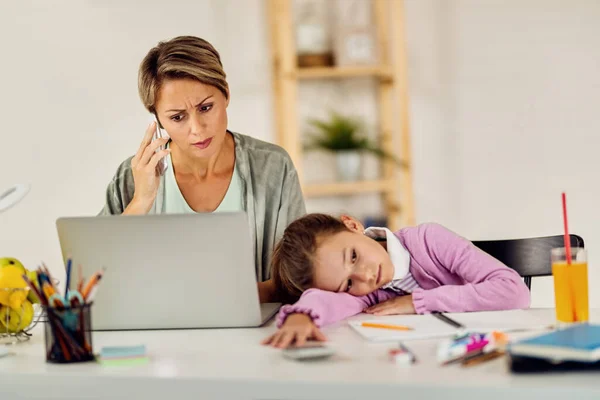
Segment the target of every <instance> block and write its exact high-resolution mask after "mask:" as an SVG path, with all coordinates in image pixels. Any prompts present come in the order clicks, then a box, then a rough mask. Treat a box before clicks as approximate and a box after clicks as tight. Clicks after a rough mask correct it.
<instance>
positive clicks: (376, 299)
mask: <svg viewBox="0 0 600 400" xmlns="http://www.w3.org/2000/svg"><path fill="white" fill-rule="evenodd" d="M272 269H273V272H272V274H273V280H274V282H275V285H276V286H277V288H279V290H282V291H284V292H286V293H287V295H288V299H289V300H291V299H298V298H299V300H298V301H297V302H296V303H295V304H291V305H290V304H288V305H285V306H283V307H282V308H281V310H280V312H279V315H278V317H277V327H278V328H280V329H279V330H278V331H277V332H276V333H275V334H273V335H271V336H270V337H268V338H267V339H266V340H264V341H263V344H268V345H271V346H274V347H279V348H283V347H287V346H288V345H290V344H292V343H296V344H297V345H298V346H301V345H303V344H304V343H305V341H306V340H307V339H316V340H325V336H323V334H322V333H321V332H320V331H319V329H318V328H320V327H322V326H325V325H327V324H331V323H333V322H336V321H339V320H341V319H344V318H347V317H350V316H352V315H355V314H359V313H361V312H366V313H370V314H374V315H390V314H415V313H416V314H426V313H431V312H434V311H439V312H467V311H491V310H508V309H516V308H528V307H529V302H530V295H529V290H528V289H527V286H526V285H525V283H524V282H523V280H522V279H521V278H520V276H519V275H518V274H517V273H516V272H515V271H514V270H512V269H510V268H508V267H507V266H505V265H504V264H502V263H501V262H500V261H498V260H496V259H495V258H493V257H492V256H490V255H488V254H487V253H485V252H483V251H481V250H479V249H478V248H477V247H475V246H474V245H473V244H472V243H471V242H470V241H468V240H466V239H464V238H462V237H460V236H458V235H456V234H455V233H453V232H451V231H449V230H448V229H446V228H444V227H442V226H440V225H438V224H422V225H419V226H416V227H409V228H404V229H401V230H400V231H398V232H396V233H395V234H394V233H392V232H391V231H390V230H388V229H387V228H369V229H367V230H365V229H364V227H363V225H362V224H361V223H360V222H359V221H357V220H356V219H354V218H351V217H348V216H342V217H341V219H337V218H334V217H331V216H328V215H324V214H308V215H306V216H304V217H302V218H300V219H297V220H296V221H294V222H292V223H291V224H290V225H289V226H288V227H287V229H286V230H285V232H284V235H283V238H282V239H281V240H280V242H279V243H278V244H277V246H276V248H275V253H274V255H273V263H272Z"/></svg>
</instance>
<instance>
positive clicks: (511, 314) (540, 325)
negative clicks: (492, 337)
mask: <svg viewBox="0 0 600 400" xmlns="http://www.w3.org/2000/svg"><path fill="white" fill-rule="evenodd" d="M445 315H447V316H448V317H450V318H452V319H453V320H455V321H456V322H460V323H461V324H463V325H465V326H466V327H467V329H468V330H472V331H476V332H491V331H502V332H507V333H510V332H517V331H535V330H544V329H547V328H548V326H549V325H551V324H553V323H554V321H553V320H546V319H544V318H541V317H536V316H535V315H532V314H531V313H528V312H527V311H526V310H508V311H482V312H471V313H452V314H450V313H447V314H445Z"/></svg>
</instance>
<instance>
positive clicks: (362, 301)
mask: <svg viewBox="0 0 600 400" xmlns="http://www.w3.org/2000/svg"><path fill="white" fill-rule="evenodd" d="M395 296H396V294H394V293H393V292H390V291H386V290H377V291H375V292H373V293H370V294H368V295H366V296H361V297H355V296H352V295H351V294H348V293H336V292H328V291H325V290H319V289H308V290H307V291H306V292H304V293H303V294H302V296H301V297H300V300H298V301H297V302H296V303H295V304H292V305H285V306H283V307H282V308H281V310H280V311H279V314H278V315H277V327H278V328H280V327H281V326H282V325H283V323H284V322H285V320H286V318H287V317H288V316H289V315H290V314H306V315H308V316H309V317H310V318H311V319H312V321H313V323H314V324H315V325H316V326H317V327H322V326H325V325H328V324H332V323H334V322H337V321H340V320H342V319H344V318H348V317H351V316H353V315H356V314H360V313H361V312H362V311H363V310H364V309H366V308H367V307H370V306H372V305H374V304H377V303H379V302H382V301H385V300H388V299H390V298H392V297H395Z"/></svg>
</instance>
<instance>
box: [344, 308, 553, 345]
mask: <svg viewBox="0 0 600 400" xmlns="http://www.w3.org/2000/svg"><path fill="white" fill-rule="evenodd" d="M445 315H446V316H448V317H450V318H452V319H453V320H455V321H457V322H459V323H461V324H462V325H464V326H465V327H466V328H464V329H460V328H456V327H454V326H452V325H450V324H448V323H447V322H444V321H441V320H440V319H438V318H436V317H435V316H433V315H431V314H426V315H391V316H384V317H374V316H372V315H368V314H361V315H359V316H356V317H354V318H352V319H351V320H349V321H348V324H349V325H350V326H351V327H352V328H353V329H354V330H355V331H356V332H358V333H359V334H360V335H361V336H363V337H364V338H365V339H367V340H369V341H372V342H386V341H398V340H401V341H403V340H417V339H431V338H439V337H450V336H453V335H455V334H458V333H460V332H463V331H465V330H468V331H475V332H491V331H494V330H498V331H503V332H514V331H522V330H528V331H529V330H531V331H535V330H545V329H548V328H549V325H550V324H551V323H552V322H553V321H548V320H545V319H536V318H535V317H533V316H532V315H531V314H528V313H526V312H525V311H524V310H511V311H501V312H494V311H488V312H475V313H453V314H451V313H445ZM363 322H371V323H381V324H393V325H404V326H408V327H411V328H412V330H409V331H397V330H390V329H381V328H368V327H363V326H361V324H362V323H363Z"/></svg>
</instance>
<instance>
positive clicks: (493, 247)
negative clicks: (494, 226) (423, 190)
mask: <svg viewBox="0 0 600 400" xmlns="http://www.w3.org/2000/svg"><path fill="white" fill-rule="evenodd" d="M570 239H571V247H584V242H583V238H581V237H580V236H577V235H570ZM473 244H474V245H475V246H477V247H478V248H480V249H481V250H483V251H485V252H486V253H488V254H489V255H491V256H492V257H494V258H496V259H498V260H500V261H501V262H502V263H504V264H506V265H507V266H508V267H510V268H512V269H514V270H515V271H517V272H518V273H519V275H521V276H522V277H524V278H525V283H526V284H527V287H528V288H529V289H530V290H531V277H532V276H548V275H552V265H551V261H550V250H551V249H553V248H555V247H564V245H565V242H564V235H557V236H545V237H538V238H527V239H508V240H479V241H473Z"/></svg>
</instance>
